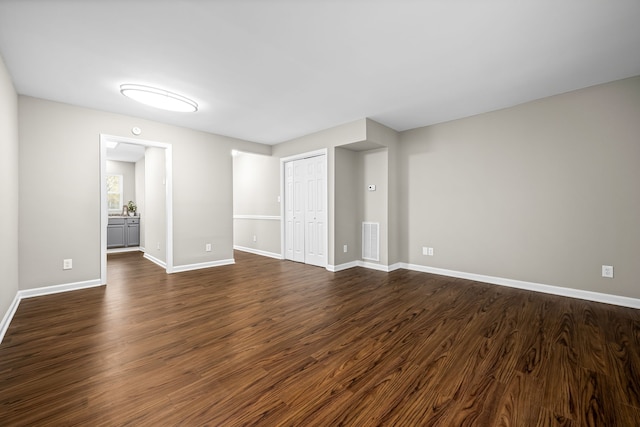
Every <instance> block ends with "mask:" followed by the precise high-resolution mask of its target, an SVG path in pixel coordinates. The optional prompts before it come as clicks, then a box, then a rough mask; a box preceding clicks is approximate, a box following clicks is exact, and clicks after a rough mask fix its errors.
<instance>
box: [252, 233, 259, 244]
mask: <svg viewBox="0 0 640 427" xmlns="http://www.w3.org/2000/svg"><path fill="white" fill-rule="evenodd" d="M253 241H254V242H257V241H258V236H256V235H255V234H254V235H253Z"/></svg>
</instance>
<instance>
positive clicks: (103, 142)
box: [100, 133, 173, 285]
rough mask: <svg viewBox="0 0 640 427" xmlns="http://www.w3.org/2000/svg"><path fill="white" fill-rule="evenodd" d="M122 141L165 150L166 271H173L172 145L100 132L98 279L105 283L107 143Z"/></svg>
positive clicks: (107, 220)
mask: <svg viewBox="0 0 640 427" xmlns="http://www.w3.org/2000/svg"><path fill="white" fill-rule="evenodd" d="M114 142H118V143H120V142H122V143H125V144H134V145H142V146H145V147H156V148H164V150H165V179H166V185H165V196H166V199H165V200H166V202H165V208H166V218H167V223H166V231H165V232H166V233H167V236H166V240H167V248H166V272H167V273H168V274H169V273H173V158H172V146H171V144H168V143H166V142H158V141H149V140H144V139H135V138H127V137H124V136H114V135H106V134H102V133H101V134H100V281H101V283H102V284H103V285H105V284H106V283H107V224H108V223H109V218H108V209H107V143H114Z"/></svg>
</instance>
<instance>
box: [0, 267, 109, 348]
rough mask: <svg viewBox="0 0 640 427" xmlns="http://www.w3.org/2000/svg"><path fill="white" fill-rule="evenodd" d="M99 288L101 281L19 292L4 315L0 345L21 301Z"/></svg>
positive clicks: (94, 280) (0, 330)
mask: <svg viewBox="0 0 640 427" xmlns="http://www.w3.org/2000/svg"><path fill="white" fill-rule="evenodd" d="M97 286H103V285H102V281H101V280H100V279H93V280H86V281H83V282H74V283H65V284H62V285H53V286H44V287H41V288H34V289H24V290H22V291H18V292H17V293H16V296H15V298H14V299H13V301H12V302H11V305H10V306H9V310H7V313H6V314H5V315H4V318H3V319H2V323H1V324H0V343H1V342H2V339H3V338H4V334H5V333H6V332H7V329H9V324H10V323H11V320H13V316H14V315H15V314H16V310H17V309H18V306H19V305H20V301H22V300H23V299H25V298H33V297H39V296H42V295H52V294H58V293H60V292H69V291H77V290H79V289H87V288H94V287H97Z"/></svg>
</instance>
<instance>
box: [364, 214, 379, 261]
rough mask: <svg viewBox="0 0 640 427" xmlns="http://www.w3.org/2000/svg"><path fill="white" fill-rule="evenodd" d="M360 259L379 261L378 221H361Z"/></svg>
mask: <svg viewBox="0 0 640 427" xmlns="http://www.w3.org/2000/svg"><path fill="white" fill-rule="evenodd" d="M362 259H368V260H371V261H380V223H379V222H363V223H362Z"/></svg>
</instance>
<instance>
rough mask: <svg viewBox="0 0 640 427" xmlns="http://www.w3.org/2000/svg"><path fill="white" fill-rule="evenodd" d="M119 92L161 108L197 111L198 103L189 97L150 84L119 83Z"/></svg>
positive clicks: (183, 111) (184, 111)
mask: <svg viewBox="0 0 640 427" xmlns="http://www.w3.org/2000/svg"><path fill="white" fill-rule="evenodd" d="M120 93H122V94H123V95H124V96H126V97H129V98H131V99H134V100H136V101H138V102H140V103H142V104H145V105H149V106H151V107H155V108H159V109H161V110H168V111H177V112H181V113H193V112H195V111H198V104H197V103H196V102H195V101H192V100H191V99H189V98H187V97H184V96H182V95H178V94H177V93H173V92H169V91H166V90H164V89H158V88H155V87H151V86H143V85H132V84H124V85H120Z"/></svg>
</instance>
